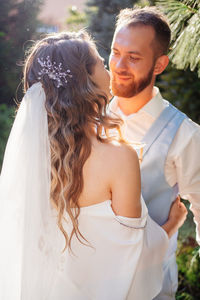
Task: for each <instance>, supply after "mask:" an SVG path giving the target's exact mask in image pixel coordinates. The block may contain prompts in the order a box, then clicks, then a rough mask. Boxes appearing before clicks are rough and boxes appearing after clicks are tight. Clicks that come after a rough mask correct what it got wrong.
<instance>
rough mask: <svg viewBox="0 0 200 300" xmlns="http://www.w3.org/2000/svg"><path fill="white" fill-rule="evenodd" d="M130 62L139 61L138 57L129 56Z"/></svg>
mask: <svg viewBox="0 0 200 300" xmlns="http://www.w3.org/2000/svg"><path fill="white" fill-rule="evenodd" d="M130 60H133V61H138V60H140V59H139V57H133V56H130Z"/></svg>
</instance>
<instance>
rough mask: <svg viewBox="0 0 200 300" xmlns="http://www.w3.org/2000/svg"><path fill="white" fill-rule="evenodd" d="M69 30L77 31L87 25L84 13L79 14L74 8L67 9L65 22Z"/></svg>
mask: <svg viewBox="0 0 200 300" xmlns="http://www.w3.org/2000/svg"><path fill="white" fill-rule="evenodd" d="M66 24H67V25H68V27H69V29H70V30H74V31H76V30H79V29H81V28H82V27H86V26H87V25H88V21H87V16H86V13H85V12H79V11H78V9H77V7H76V6H72V7H71V8H69V17H68V18H67V20H66Z"/></svg>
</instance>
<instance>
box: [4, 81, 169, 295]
mask: <svg viewBox="0 0 200 300" xmlns="http://www.w3.org/2000/svg"><path fill="white" fill-rule="evenodd" d="M44 104H45V93H44V90H43V88H42V86H41V84H40V83H36V84H34V85H33V86H32V87H31V88H30V89H29V90H28V91H27V93H26V95H25V97H24V99H23V101H22V103H21V105H20V108H19V110H18V113H17V116H16V119H15V122H14V125H13V128H12V131H11V134H10V137H9V140H8V144H7V148H6V152H5V157H4V163H3V167H2V173H1V176H0V300H89V299H92V300H97V299H98V300H125V299H128V300H129V299H130V300H151V299H152V298H153V297H154V296H155V295H156V294H158V293H159V290H160V289H161V285H162V261H163V257H164V254H165V251H166V248H167V245H168V237H167V234H166V233H165V231H164V230H163V229H162V228H161V227H159V226H158V225H157V224H156V223H155V222H154V221H152V220H151V218H150V217H149V216H148V214H147V208H146V206H145V204H144V202H143V200H141V201H142V216H141V218H138V219H135V218H125V217H120V216H116V215H115V214H114V212H113V211H112V208H111V201H110V200H108V201H104V202H102V203H100V204H96V205H92V206H89V207H84V208H81V212H80V216H79V228H80V231H81V233H82V234H83V236H84V237H85V238H86V239H87V240H88V242H89V243H90V247H89V246H85V245H82V244H81V243H80V242H79V241H78V240H77V239H76V238H75V237H74V238H73V239H72V250H73V252H74V255H72V254H70V253H69V252H68V250H67V251H65V252H64V253H62V250H63V248H64V237H63V235H62V233H61V232H60V230H59V229H58V227H57V225H56V218H55V211H53V210H52V208H51V206H50V201H49V191H50V155H49V152H50V151H49V139H48V123H47V113H46V110H45V105H44ZM66 217H67V216H66ZM66 230H67V232H68V233H70V231H71V225H70V222H69V223H68V224H67V225H66Z"/></svg>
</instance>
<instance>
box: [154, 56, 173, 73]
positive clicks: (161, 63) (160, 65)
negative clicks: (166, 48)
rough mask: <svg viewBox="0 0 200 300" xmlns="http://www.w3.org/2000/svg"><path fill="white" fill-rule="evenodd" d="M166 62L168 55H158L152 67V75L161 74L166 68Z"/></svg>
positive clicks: (167, 61)
mask: <svg viewBox="0 0 200 300" xmlns="http://www.w3.org/2000/svg"><path fill="white" fill-rule="evenodd" d="M168 63H169V57H168V56H167V55H162V56H160V57H158V58H157V60H156V63H155V67H154V75H158V74H161V73H162V72H163V71H164V70H165V69H166V67H167V65H168Z"/></svg>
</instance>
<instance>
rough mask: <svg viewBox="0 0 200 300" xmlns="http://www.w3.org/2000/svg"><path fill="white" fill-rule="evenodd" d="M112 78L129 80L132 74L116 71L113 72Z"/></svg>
mask: <svg viewBox="0 0 200 300" xmlns="http://www.w3.org/2000/svg"><path fill="white" fill-rule="evenodd" d="M114 79H119V80H125V81H126V80H129V79H132V76H130V75H128V74H118V73H115V75H114Z"/></svg>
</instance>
